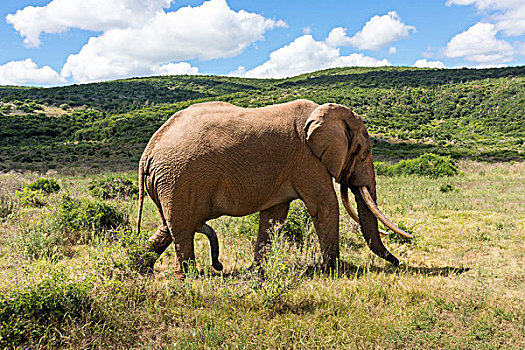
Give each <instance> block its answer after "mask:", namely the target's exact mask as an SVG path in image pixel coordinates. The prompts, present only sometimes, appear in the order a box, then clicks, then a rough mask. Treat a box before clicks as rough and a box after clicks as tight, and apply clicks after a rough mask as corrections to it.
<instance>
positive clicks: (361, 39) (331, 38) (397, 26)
mask: <svg viewBox="0 0 525 350" xmlns="http://www.w3.org/2000/svg"><path fill="white" fill-rule="evenodd" d="M415 30H416V28H415V27H413V26H409V25H406V24H404V23H403V22H401V17H399V15H398V14H397V13H396V12H395V11H391V12H389V13H388V14H386V15H384V16H377V15H376V16H374V17H372V18H370V20H369V21H368V22H366V24H365V25H364V27H363V29H361V31H359V32H358V33H356V34H355V35H354V36H352V37H348V36H347V35H346V29H344V28H341V27H337V28H334V29H332V31H331V32H330V34H329V35H328V38H327V39H326V43H327V44H328V45H329V46H331V47H339V46H348V45H352V46H354V47H356V48H358V49H360V50H378V49H380V48H382V47H385V46H387V45H389V44H391V43H393V42H395V41H398V40H401V39H404V38H408V37H409V36H410V33H411V32H415Z"/></svg>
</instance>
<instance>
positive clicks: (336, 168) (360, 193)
mask: <svg viewBox="0 0 525 350" xmlns="http://www.w3.org/2000/svg"><path fill="white" fill-rule="evenodd" d="M304 130H305V133H306V142H307V144H308V146H309V147H310V149H311V150H312V152H313V153H314V154H315V155H316V156H317V158H319V159H320V160H321V162H322V163H323V164H324V165H325V167H326V169H327V170H328V172H329V173H330V174H331V175H332V176H333V177H334V178H335V180H336V181H337V182H338V183H339V184H340V190H341V197H342V201H343V204H344V207H345V209H346V210H347V212H348V213H349V214H350V216H351V217H352V218H353V219H354V220H356V221H358V222H359V223H360V225H361V231H362V233H363V236H364V238H365V240H366V242H367V244H368V246H369V247H370V249H371V250H372V251H373V252H374V253H375V254H377V255H378V256H380V257H381V258H383V259H385V260H387V261H390V262H391V263H392V264H394V265H398V264H399V260H398V259H397V258H396V257H395V256H394V255H392V254H391V253H390V252H389V251H388V250H387V249H386V248H385V246H384V245H383V243H382V241H381V237H380V236H379V233H380V230H379V228H378V222H377V220H378V219H379V220H381V221H382V222H383V223H384V224H385V225H386V226H387V227H389V228H390V229H392V230H393V231H394V232H396V233H398V234H401V235H403V236H406V237H412V236H411V235H410V234H408V233H406V232H404V231H403V230H401V229H400V228H398V227H397V226H395V225H394V224H392V222H390V221H389V220H388V219H387V218H386V217H385V216H384V215H383V214H382V213H381V211H380V210H379V209H378V207H377V204H376V198H377V197H376V180H375V172H374V163H373V159H372V141H371V140H370V137H369V136H368V132H367V131H366V128H365V126H364V124H363V121H362V120H361V118H360V117H359V116H358V115H356V114H355V113H353V112H352V111H351V110H350V109H349V108H347V107H345V106H341V105H338V104H333V103H329V104H324V105H321V106H319V107H317V108H316V109H315V110H314V111H313V112H312V113H311V114H310V116H309V117H308V119H307V120H306V123H305V127H304ZM349 188H350V190H351V191H352V193H353V194H354V196H355V200H356V202H357V210H358V214H356V213H355V212H354V210H353V209H352V207H351V206H350V203H349V199H348V189H349Z"/></svg>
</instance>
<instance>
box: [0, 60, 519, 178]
mask: <svg viewBox="0 0 525 350" xmlns="http://www.w3.org/2000/svg"><path fill="white" fill-rule="evenodd" d="M297 98H307V99H311V100H313V101H315V102H317V103H326V102H338V103H341V104H344V105H347V106H349V107H350V108H352V109H353V110H354V111H355V112H356V113H358V114H359V115H361V116H362V117H363V120H364V121H365V123H366V125H367V128H368V131H369V132H370V133H371V134H372V137H373V141H374V154H375V156H376V158H378V159H386V160H399V159H404V158H409V157H416V156H419V155H421V154H423V153H435V154H440V155H450V156H452V157H453V158H461V157H470V158H473V159H485V160H511V159H516V160H519V159H523V157H524V155H525V126H524V123H523V122H522V110H523V105H525V67H509V68H493V69H446V70H445V69H442V70H439V69H415V68H402V67H382V68H337V69H330V70H325V71H319V72H314V73H309V74H304V75H301V76H298V77H293V78H288V79H280V80H259V79H242V78H231V77H214V76H165V77H152V78H139V79H127V80H118V81H111V82H104V83H96V84H83V85H72V86H65V87H56V88H25V87H20V88H16V87H0V101H1V102H0V111H1V113H2V114H1V115H0V171H1V170H9V169H13V168H20V169H30V170H40V171H45V170H47V169H50V168H54V169H63V168H67V169H70V170H71V169H73V170H74V169H75V168H86V167H87V168H91V169H93V167H98V169H100V168H102V169H115V170H130V169H134V168H135V167H136V163H137V161H138V159H139V157H140V154H141V152H142V150H143V149H144V147H145V145H146V143H147V141H148V140H149V138H150V137H151V135H152V134H153V133H154V132H155V131H156V130H157V129H158V127H159V126H160V125H161V124H162V123H163V122H164V121H165V120H166V119H167V118H169V117H170V116H171V115H172V114H173V113H175V112H177V111H178V110H181V109H183V108H186V107H187V106H189V105H191V104H193V103H198V102H203V101H211V100H223V101H228V102H231V103H233V104H236V105H239V106H244V107H260V106H265V105H269V104H273V103H281V102H286V101H290V100H294V99H297ZM21 101H24V102H21ZM24 105H27V106H30V108H32V109H33V110H32V111H29V109H27V108H26V109H25V110H23V109H21V106H24ZM38 108H41V109H38Z"/></svg>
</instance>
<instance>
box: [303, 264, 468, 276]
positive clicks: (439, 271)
mask: <svg viewBox="0 0 525 350" xmlns="http://www.w3.org/2000/svg"><path fill="white" fill-rule="evenodd" d="M469 270H470V268H469V267H453V266H443V267H420V266H409V265H401V266H398V267H395V266H391V265H390V266H387V267H378V266H356V265H353V264H351V263H349V262H346V261H339V265H338V267H337V269H336V270H335V271H331V272H327V273H325V275H328V276H333V277H357V278H359V277H362V276H364V275H367V274H369V273H384V274H396V275H405V274H414V275H422V276H450V275H459V274H462V273H464V272H467V271H469ZM320 274H321V272H320V267H319V266H309V267H308V268H307V271H306V273H305V275H306V276H308V277H313V276H319V275H320Z"/></svg>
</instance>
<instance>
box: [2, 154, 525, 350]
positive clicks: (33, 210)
mask: <svg viewBox="0 0 525 350" xmlns="http://www.w3.org/2000/svg"><path fill="white" fill-rule="evenodd" d="M459 167H460V169H461V173H460V174H458V175H453V176H449V177H440V178H429V177H422V176H416V175H411V176H397V175H393V176H388V177H387V176H378V177H377V181H378V204H379V207H380V208H381V209H382V210H383V211H384V212H385V214H387V216H389V217H390V219H391V220H392V221H394V222H395V223H397V224H398V225H399V226H400V227H402V228H404V229H406V230H407V231H409V232H411V233H413V234H414V235H415V239H413V240H410V241H407V240H404V239H400V238H399V237H397V236H389V237H387V238H384V240H385V243H386V245H387V246H388V248H389V250H390V251H392V252H393V253H394V254H395V255H396V256H398V257H399V258H400V261H401V262H402V263H401V266H400V267H398V268H394V267H392V266H390V265H389V264H388V263H386V262H384V261H383V260H381V259H380V258H377V257H376V256H374V255H373V254H372V253H371V252H370V250H369V249H368V247H366V244H365V242H364V239H363V238H362V236H361V234H360V233H359V232H358V227H357V226H356V224H354V223H353V222H352V220H351V219H350V217H349V216H348V215H346V214H345V213H344V209H342V206H341V209H340V210H341V216H340V235H341V261H340V264H339V266H338V270H336V271H334V272H333V273H331V274H323V273H322V272H321V271H320V270H319V267H320V261H321V257H320V252H319V245H318V242H317V237H316V235H315V232H314V230H313V229H312V227H311V223H310V219H309V217H308V215H307V214H306V211H305V208H304V206H303V205H302V203H301V202H299V201H296V202H294V203H293V205H292V210H291V212H290V215H289V222H288V224H287V226H286V228H285V230H284V232H283V233H282V234H278V235H275V237H274V239H273V245H272V247H271V249H270V250H269V252H268V255H267V258H266V261H265V263H264V275H261V274H258V273H257V272H254V271H252V270H251V269H249V266H250V265H251V262H252V258H253V246H254V243H255V237H256V231H257V215H256V214H254V215H250V216H247V217H241V218H230V217H222V218H219V219H217V220H213V221H211V222H209V224H210V225H211V226H212V227H214V228H215V230H216V231H217V234H218V236H219V242H220V248H221V261H222V263H223V264H224V266H225V268H224V271H222V272H221V273H218V272H215V271H213V270H212V268H211V259H210V256H209V245H208V241H207V239H206V238H205V236H203V235H201V234H197V235H196V261H197V264H196V268H195V269H193V270H191V271H189V273H188V275H187V278H186V279H185V280H184V281H179V280H176V279H175V278H173V277H174V274H175V272H174V270H173V269H174V259H175V254H174V252H173V250H172V248H171V247H170V248H169V249H168V250H167V252H166V253H164V254H163V255H162V256H161V257H160V259H159V260H158V261H157V263H156V265H155V270H154V272H153V273H149V274H148V273H140V272H139V271H138V270H137V262H140V261H144V259H150V258H151V256H149V255H148V254H147V253H145V249H144V248H145V247H146V245H147V244H146V239H147V237H148V235H149V234H152V233H153V232H154V231H155V229H156V227H157V225H158V224H159V218H158V214H157V211H156V208H155V207H154V205H153V203H152V202H151V200H149V199H146V201H145V210H144V213H143V225H142V231H143V232H142V233H141V235H137V234H136V233H135V232H134V231H133V230H132V229H131V228H132V227H134V222H135V213H136V205H137V200H136V187H135V186H136V180H135V174H134V173H119V174H100V175H85V174H69V175H65V174H59V173H56V172H48V173H46V174H43V175H42V174H36V173H15V172H11V173H8V174H4V175H0V348H6V349H13V348H20V349H25V348H29V349H40V348H43V349H46V348H49V349H51V348H52V349H55V348H63V349H82V348H100V349H113V348H116V349H117V348H118V349H122V348H127V349H144V348H150V349H158V348H167V349H210V348H218V349H496V348H497V349H500V348H501V349H519V348H525V309H524V307H523V306H524V305H525V244H524V242H525V164H524V163H522V162H516V163H513V162H509V163H492V164H490V163H481V162H473V161H462V162H460V163H459ZM40 177H42V178H43V179H41V180H38V179H39V178H40ZM48 180H49V181H48ZM53 180H54V181H53ZM37 182H39V183H40V184H39V185H30V184H34V183H37ZM55 184H56V185H57V186H55ZM28 185H29V186H28Z"/></svg>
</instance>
